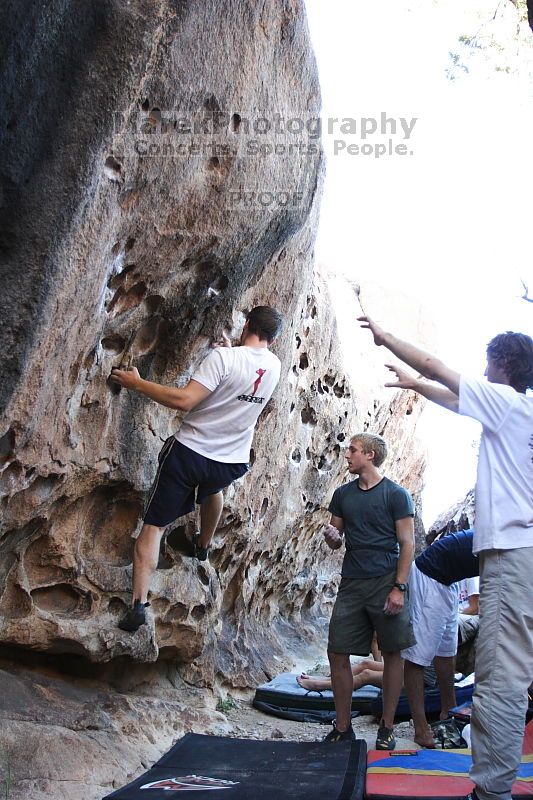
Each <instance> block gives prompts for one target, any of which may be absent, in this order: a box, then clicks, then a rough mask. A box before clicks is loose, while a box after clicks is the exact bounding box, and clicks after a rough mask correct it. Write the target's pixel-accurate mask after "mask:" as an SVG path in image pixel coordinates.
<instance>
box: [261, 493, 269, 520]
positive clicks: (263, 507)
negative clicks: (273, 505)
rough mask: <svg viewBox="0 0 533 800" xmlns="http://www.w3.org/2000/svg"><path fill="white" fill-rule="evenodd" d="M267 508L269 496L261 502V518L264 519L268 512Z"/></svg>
mask: <svg viewBox="0 0 533 800" xmlns="http://www.w3.org/2000/svg"><path fill="white" fill-rule="evenodd" d="M267 508H268V497H265V499H264V500H263V502H262V503H261V509H260V511H259V519H263V517H264V516H265V514H266V512H267Z"/></svg>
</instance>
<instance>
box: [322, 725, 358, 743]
mask: <svg viewBox="0 0 533 800" xmlns="http://www.w3.org/2000/svg"><path fill="white" fill-rule="evenodd" d="M355 740H356V736H355V732H354V729H353V728H352V726H351V725H350V727H349V728H348V730H346V731H338V730H337V728H336V726H335V722H333V730H332V731H330V733H328V735H327V736H326V737H325V738H324V739H323V740H322V741H324V742H355Z"/></svg>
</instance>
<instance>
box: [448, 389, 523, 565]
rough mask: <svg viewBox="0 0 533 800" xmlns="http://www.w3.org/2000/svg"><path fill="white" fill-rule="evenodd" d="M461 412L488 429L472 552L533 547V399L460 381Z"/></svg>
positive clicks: (482, 449)
mask: <svg viewBox="0 0 533 800" xmlns="http://www.w3.org/2000/svg"><path fill="white" fill-rule="evenodd" d="M459 413H460V414H464V415H465V416H468V417H473V418H474V419H477V420H478V421H479V422H481V425H482V426H483V433H482V436H481V443H480V448H479V461H478V468H477V480H476V524H475V533H474V544H473V552H474V553H479V552H481V551H482V550H512V549H516V548H518V547H533V397H531V396H527V395H525V394H521V393H519V392H517V391H515V390H514V389H513V388H512V387H511V386H504V385H502V384H498V383H488V382H487V381H484V380H479V379H475V378H466V377H464V376H461V381H460V385H459Z"/></svg>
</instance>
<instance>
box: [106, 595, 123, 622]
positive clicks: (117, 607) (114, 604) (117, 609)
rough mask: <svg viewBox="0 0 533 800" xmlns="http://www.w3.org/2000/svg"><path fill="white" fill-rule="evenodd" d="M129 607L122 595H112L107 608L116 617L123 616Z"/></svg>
mask: <svg viewBox="0 0 533 800" xmlns="http://www.w3.org/2000/svg"><path fill="white" fill-rule="evenodd" d="M126 609H127V605H126V603H125V602H124V600H122V599H121V598H120V597H112V598H111V600H110V601H109V605H108V607H107V610H108V611H109V613H110V614H112V615H113V616H114V617H121V616H122V615H123V614H124V612H125V611H126Z"/></svg>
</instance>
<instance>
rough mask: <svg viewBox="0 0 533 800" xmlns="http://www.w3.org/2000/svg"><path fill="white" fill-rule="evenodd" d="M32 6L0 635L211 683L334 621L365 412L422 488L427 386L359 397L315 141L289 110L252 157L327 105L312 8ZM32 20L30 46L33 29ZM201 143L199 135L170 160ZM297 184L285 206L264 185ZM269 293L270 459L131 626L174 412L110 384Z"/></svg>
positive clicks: (9, 189)
mask: <svg viewBox="0 0 533 800" xmlns="http://www.w3.org/2000/svg"><path fill="white" fill-rule="evenodd" d="M12 12H13V15H12V17H10V20H9V30H12V31H13V32H14V31H15V29H16V25H17V24H18V25H19V26H20V27H19V30H18V31H17V36H16V37H15V36H14V35H13V41H11V39H10V38H9V37H8V38H7V40H6V41H5V42H4V45H5V47H6V49H7V59H6V64H7V79H8V80H7V85H8V86H9V85H10V82H11V89H10V90H9V91H8V92H7V100H6V103H5V107H4V113H8V112H9V114H11V115H12V116H11V117H10V119H9V121H8V124H7V127H6V128H5V129H4V135H5V136H7V137H8V138H10V145H11V152H12V154H13V155H12V157H11V160H10V161H9V163H7V164H6V165H5V170H4V172H5V176H7V177H5V180H4V183H5V191H6V199H7V201H8V202H7V203H6V205H5V206H4V208H3V213H4V223H5V225H4V230H5V231H6V234H5V239H4V241H3V245H2V246H3V256H4V269H5V274H6V281H7V287H8V292H7V294H6V296H5V299H6V301H7V303H6V319H7V320H8V322H11V323H12V324H11V325H10V326H9V328H8V327H3V328H2V331H3V334H4V335H5V336H6V340H5V342H4V343H3V348H2V352H3V354H4V356H5V370H3V376H5V381H4V382H3V384H2V385H3V389H4V392H5V399H6V400H7V410H6V413H5V415H4V418H3V420H4V421H3V430H2V433H3V438H2V454H3V469H2V474H1V489H2V493H3V500H2V537H1V539H0V564H1V566H0V615H1V616H0V640H1V641H2V642H3V643H4V644H5V645H10V646H13V645H14V646H18V647H23V648H32V649H36V650H41V651H48V652H50V653H57V654H64V653H68V654H75V655H79V656H83V657H85V658H87V659H89V660H91V661H94V662H98V661H100V662H102V661H103V662H105V661H109V660H112V659H116V658H119V657H121V656H127V657H129V658H131V659H134V660H138V661H144V662H147V661H155V660H156V659H157V658H158V657H161V658H167V659H168V658H172V659H173V660H177V661H178V662H181V663H182V664H183V665H184V666H183V674H184V675H185V676H186V677H187V678H188V679H189V680H191V681H196V682H198V683H201V684H202V683H203V684H211V683H213V681H214V680H215V678H216V676H217V675H218V676H220V677H221V678H223V679H224V680H226V681H228V682H230V683H232V684H235V685H249V684H250V683H251V682H252V683H253V682H255V681H257V680H258V679H262V678H263V677H264V674H265V673H270V672H272V670H274V669H275V668H276V666H277V664H278V663H279V662H281V661H282V660H283V657H284V648H285V645H284V644H282V642H283V641H284V635H286V637H288V639H289V640H291V639H294V637H295V634H294V628H295V626H296V627H297V628H298V631H299V634H298V635H300V636H304V635H306V634H309V633H311V632H313V631H314V630H315V627H316V625H315V619H316V617H317V616H321V617H324V613H325V612H324V608H326V609H327V603H328V602H329V601H330V598H331V594H332V580H333V577H334V574H335V571H336V570H337V569H338V558H337V560H336V561H335V559H329V560H328V561H327V565H326V566H324V567H322V565H321V560H322V559H323V553H324V550H323V548H324V545H323V544H322V542H321V539H320V537H319V536H317V535H316V532H317V529H318V527H319V526H320V523H321V522H322V521H324V520H325V518H326V514H325V512H324V509H323V504H324V502H325V501H326V498H327V497H328V496H329V494H331V491H332V488H333V487H334V486H335V485H337V484H338V483H339V481H340V475H341V472H342V464H343V462H342V458H340V454H341V450H342V446H343V442H344V441H345V439H346V436H347V432H348V430H353V429H354V427H355V428H361V427H363V428H369V429H372V430H379V431H382V432H384V433H385V435H386V436H388V437H389V438H390V439H391V441H393V447H392V453H391V470H390V474H391V476H392V477H396V478H399V479H400V480H402V481H403V482H404V483H406V484H407V485H408V486H409V487H410V488H412V489H413V490H414V491H415V492H416V491H417V490H418V489H419V488H420V464H421V462H420V456H419V454H418V452H417V451H416V449H414V450H413V452H412V453H410V454H409V456H408V457H406V450H407V448H408V443H410V442H411V441H412V433H413V430H414V425H415V422H416V416H417V414H412V415H411V416H409V417H407V415H409V413H410V411H411V410H412V408H413V402H414V401H413V398H409V397H407V396H404V395H400V396H399V397H398V398H396V399H395V400H394V401H393V404H392V406H390V405H389V401H388V398H387V401H385V402H383V401H381V400H379V399H377V398H376V397H371V395H372V392H371V390H369V388H368V386H365V389H364V394H363V398H362V399H361V401H360V402H359V400H358V398H356V397H354V394H353V390H352V389H350V387H349V386H348V381H347V377H346V374H345V371H344V369H343V367H342V363H341V357H340V353H339V350H338V343H337V339H336V335H335V324H334V317H333V313H332V311H331V310H330V308H329V301H328V298H327V296H326V289H325V286H324V283H323V281H321V280H320V279H319V278H317V280H316V281H315V283H314V284H313V277H312V269H311V263H312V242H313V237H314V231H315V228H316V217H317V210H318V208H317V206H318V196H319V187H320V178H321V152H320V148H319V145H317V142H316V140H315V139H314V138H313V136H312V135H310V136H307V133H304V134H291V133H289V132H287V130H286V129H285V132H284V133H282V134H276V136H275V137H265V142H266V143H270V144H273V143H276V142H277V144H278V150H277V151H276V153H275V154H274V155H272V156H270V157H269V156H268V155H266V154H265V153H262V154H259V155H252V154H250V149H249V148H250V142H251V141H255V140H258V139H260V140H261V141H263V140H262V139H261V135H260V134H255V133H253V126H254V124H257V120H258V119H260V118H266V119H267V120H273V121H275V120H276V118H278V119H279V120H281V122H280V123H279V125H281V127H282V129H283V126H285V128H286V121H287V120H289V119H301V120H303V121H304V122H305V123H306V124H307V123H308V122H309V120H312V118H313V117H315V116H316V115H317V114H318V112H319V102H320V98H319V88H318V82H317V76H316V68H315V63H314V59H313V56H312V52H311V50H310V46H309V41H308V34H307V28H306V24H305V18H304V14H303V6H302V4H301V3H299V2H294V0H285V1H284V2H279V1H278V0H276V1H275V2H274V0H270V2H266V3H264V4H261V5H260V6H259V5H254V4H249V3H244V2H238V0H232V1H231V2H230V1H228V2H226V3H224V8H223V12H222V5H221V4H220V3H219V2H217V3H215V2H205V3H201V4H195V3H188V2H180V3H172V2H169V3H164V2H151V3H148V2H142V1H141V0H136V2H132V3H129V4H128V5H124V4H122V3H119V2H112V0H108V2H103V3H100V4H98V8H96V7H95V8H94V9H92V10H91V12H90V13H89V14H88V15H84V14H83V13H82V7H81V4H80V3H77V2H75V1H74V0H73V2H71V3H66V2H64V3H62V4H61V3H59V2H57V3H56V4H55V6H54V8H53V9H52V8H48V7H47V10H46V11H44V10H42V9H40V7H38V6H35V5H33V4H31V3H27V4H24V5H17V6H16V8H13V9H12ZM54 12H56V13H54ZM80 16H82V17H83V25H82V26H81V27H77V25H78V18H79V17H80ZM30 37H33V39H34V40H35V43H36V44H35V46H34V47H33V48H31V49H30V50H28V51H27V52H28V55H21V51H20V50H19V49H18V48H17V46H16V44H15V42H23V41H25V40H28V39H29V38H30ZM21 59H22V61H23V62H24V63H21ZM24 59H26V61H24ZM17 61H18V68H19V70H20V69H22V71H23V72H24V74H25V75H26V76H27V78H28V80H27V81H26V83H25V84H24V92H23V93H22V94H23V96H24V97H23V99H25V102H22V100H21V98H20V92H19V93H17V91H16V90H18V85H17V83H16V74H20V73H15V67H16V66H17ZM45 88H46V90H47V92H48V94H46V93H45ZM183 119H187V120H190V121H191V122H192V124H193V128H194V126H196V127H195V131H196V132H194V133H193V134H190V135H189V134H184V133H183V132H182V128H183V126H184V124H185V123H183V122H182V120H183ZM174 125H176V126H177V127H174ZM250 126H251V128H250ZM247 129H248V133H246V131H247ZM306 131H307V128H306ZM189 141H192V142H193V143H194V144H195V145H196V146H197V147H199V148H200V150H201V154H200V155H194V156H189V157H183V156H178V157H169V156H168V152H169V148H174V151H173V152H176V148H177V147H179V146H180V145H183V142H186V143H187V142H189ZM214 144H216V145H217V147H218V150H216V151H215V150H214V149H213V147H214ZM298 144H300V145H302V144H303V145H305V147H304V148H303V149H302V148H300V149H296V148H295V145H298ZM222 145H224V146H226V148H229V149H228V153H227V154H224V153H223V151H222V150H221V149H220V147H221V146H222ZM289 145H291V146H292V150H290V149H289ZM149 148H150V157H144V156H143V155H141V154H142V153H145V152H146V151H147V149H149ZM215 152H217V153H218V155H213V153H215ZM309 152H311V155H307V154H306V153H309ZM295 188H296V189H297V190H298V192H299V196H298V197H297V198H292V199H291V202H289V203H288V204H287V202H286V201H285V202H283V200H280V202H269V203H266V205H265V202H264V198H263V201H261V202H259V200H258V199H257V195H258V193H259V192H261V191H265V190H269V191H271V192H274V193H276V196H277V193H279V192H283V191H285V190H291V191H293V190H294V189H295ZM238 191H246V192H248V193H250V192H251V193H255V195H254V197H255V200H254V201H253V202H251V201H250V202H248V201H246V203H243V202H242V198H240V197H238V198H237V200H235V193H237V194H238ZM248 196H249V194H248ZM22 263H24V265H25V269H24V270H21V269H20V264H22ZM30 285H31V287H32V288H31V290H30V288H29V286H30ZM256 303H271V304H275V305H277V306H279V307H280V308H281V309H282V310H283V311H284V313H285V314H286V318H287V324H286V327H285V331H284V333H283V336H282V337H281V339H280V341H279V343H278V344H277V345H276V351H277V353H278V354H279V356H280V358H281V359H282V363H283V370H282V376H283V377H282V382H281V386H280V389H279V391H278V393H277V395H276V397H275V399H274V400H273V402H272V403H271V404H270V405H269V407H268V409H267V410H266V412H265V414H264V415H263V417H262V419H261V422H260V425H259V427H258V433H257V437H256V442H255V444H254V452H253V454H252V460H254V461H255V463H254V465H253V469H252V472H251V474H250V475H249V476H247V477H246V479H245V480H243V481H242V482H240V483H239V484H237V485H236V486H234V487H233V488H232V489H231V490H230V491H228V493H227V498H226V506H227V507H226V513H225V517H224V519H223V520H222V525H221V528H220V532H219V533H220V535H219V536H218V537H217V541H216V542H215V547H214V551H213V555H212V559H211V564H207V565H199V564H197V563H196V562H193V561H192V560H191V559H189V558H187V557H186V556H185V555H184V552H183V550H184V545H185V535H186V534H187V533H190V529H191V527H192V526H193V525H194V522H193V520H185V521H183V520H181V521H180V524H179V525H178V526H176V527H175V528H174V530H172V531H170V533H169V535H168V537H167V539H166V542H165V544H164V546H163V548H162V554H161V561H160V569H159V570H158V573H157V576H156V578H155V580H154V583H153V595H152V607H151V610H152V612H153V616H154V625H153V627H149V626H146V627H143V628H142V629H141V630H140V631H139V632H138V633H137V634H136V635H135V636H131V635H129V634H125V633H123V632H120V631H119V630H118V629H117V628H116V622H117V619H118V617H119V616H120V615H121V614H122V612H123V610H124V608H125V607H126V604H127V603H128V602H129V587H130V574H131V573H130V560H131V553H132V541H131V539H130V533H131V532H132V530H134V529H135V527H136V526H137V525H138V521H139V519H140V513H141V510H142V506H143V502H144V499H145V497H146V491H147V490H148V488H149V486H150V483H151V480H152V478H153V474H154V471H155V463H156V457H157V453H158V451H159V449H160V447H161V443H162V441H164V439H165V438H166V437H167V436H168V435H169V433H171V432H172V431H173V430H175V429H176V427H177V426H178V424H179V420H178V418H177V416H176V415H175V414H174V413H172V412H170V411H169V410H167V409H163V408H162V407H160V406H157V405H156V404H154V403H152V402H150V401H147V400H145V399H143V398H142V397H140V396H137V395H134V394H129V393H128V392H126V391H124V390H123V391H120V392H118V393H116V392H113V391H112V390H111V387H110V386H109V385H108V382H107V377H108V375H109V372H110V369H111V367H112V366H113V365H115V364H117V363H120V362H121V361H122V360H123V359H125V358H126V357H127V356H131V357H133V359H134V362H135V363H136V365H137V366H138V368H139V369H140V371H141V374H142V375H143V376H144V377H148V378H150V379H155V380H157V381H160V382H166V383H171V382H173V381H176V380H178V381H182V380H185V379H186V378H187V377H188V375H190V372H191V370H192V369H193V368H194V366H195V365H196V364H197V363H198V362H199V360H201V358H202V357H203V355H204V354H205V352H206V350H207V348H208V346H209V338H210V337H211V336H213V335H214V334H216V333H219V332H220V329H221V328H222V327H223V326H224V325H225V326H227V327H228V328H230V327H234V324H235V325H237V324H238V323H239V320H240V319H241V317H240V316H239V311H238V309H242V308H246V307H250V306H251V305H253V304H256ZM365 347H366V345H365ZM367 349H368V352H369V353H370V351H371V350H373V348H372V346H371V344H370V343H368V347H367ZM374 358H375V354H374ZM364 382H365V383H367V381H366V379H365V381H364ZM376 392H378V390H377V389H376ZM317 564H318V566H317ZM324 600H326V601H327V602H326V605H325V606H324V602H323V601H324ZM307 617H308V618H309V622H308V624H307V627H306V624H305V620H306V619H307Z"/></svg>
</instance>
